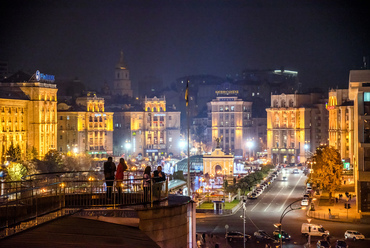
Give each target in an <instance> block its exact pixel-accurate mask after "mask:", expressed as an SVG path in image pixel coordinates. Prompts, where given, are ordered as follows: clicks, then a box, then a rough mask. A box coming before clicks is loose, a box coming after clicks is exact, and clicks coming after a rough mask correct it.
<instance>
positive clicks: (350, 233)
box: [344, 230, 365, 241]
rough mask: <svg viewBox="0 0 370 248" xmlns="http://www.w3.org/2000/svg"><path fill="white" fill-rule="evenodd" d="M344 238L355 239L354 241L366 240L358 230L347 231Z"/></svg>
mask: <svg viewBox="0 0 370 248" xmlns="http://www.w3.org/2000/svg"><path fill="white" fill-rule="evenodd" d="M344 238H345V239H353V241H355V240H358V239H365V236H364V235H362V234H361V233H360V232H358V231H356V230H347V231H346V232H345V233H344Z"/></svg>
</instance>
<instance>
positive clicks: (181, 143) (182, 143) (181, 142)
mask: <svg viewBox="0 0 370 248" xmlns="http://www.w3.org/2000/svg"><path fill="white" fill-rule="evenodd" d="M179 146H180V148H184V147H185V146H186V142H185V141H183V140H181V141H180V143H179Z"/></svg>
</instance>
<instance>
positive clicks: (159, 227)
mask: <svg viewBox="0 0 370 248" xmlns="http://www.w3.org/2000/svg"><path fill="white" fill-rule="evenodd" d="M191 204H193V203H192V202H184V203H183V204H178V205H172V206H164V207H163V206H162V207H158V208H152V209H146V210H139V211H138V216H139V218H140V222H139V229H140V230H142V231H143V232H144V233H145V234H146V235H148V236H149V237H150V238H151V239H152V240H154V241H155V242H156V243H157V244H158V245H159V246H160V247H162V248H167V247H168V248H172V247H177V248H182V247H183V248H186V247H188V241H189V234H190V233H189V230H190V228H189V218H188V214H189V213H188V211H189V210H191V209H192V206H191ZM194 214H195V211H194Z"/></svg>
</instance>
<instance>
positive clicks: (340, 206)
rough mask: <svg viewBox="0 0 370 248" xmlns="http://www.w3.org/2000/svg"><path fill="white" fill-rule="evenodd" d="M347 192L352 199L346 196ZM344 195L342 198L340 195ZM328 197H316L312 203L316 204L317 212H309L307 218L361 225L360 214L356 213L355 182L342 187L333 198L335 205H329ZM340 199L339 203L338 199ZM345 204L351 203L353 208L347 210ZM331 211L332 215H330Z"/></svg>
mask: <svg viewBox="0 0 370 248" xmlns="http://www.w3.org/2000/svg"><path fill="white" fill-rule="evenodd" d="M346 192H348V194H349V195H351V198H349V197H347V196H346V194H345V193H346ZM340 194H341V195H342V197H341V198H340V197H339V195H340ZM325 196H326V195H325V194H324V195H323V194H321V195H316V194H315V195H314V196H313V197H312V200H311V202H313V203H314V206H315V211H311V210H310V208H308V210H307V217H310V218H313V219H320V220H327V221H336V222H349V223H360V217H361V216H360V214H358V213H357V212H356V194H355V185H354V183H353V182H351V181H350V182H349V183H347V184H344V185H342V187H341V189H340V190H339V191H338V192H336V193H335V195H334V196H333V199H334V203H331V204H329V203H328V201H327V197H325ZM335 198H338V202H336V199H335ZM345 203H349V204H350V206H351V208H350V209H345V208H344V205H345ZM329 209H330V214H329Z"/></svg>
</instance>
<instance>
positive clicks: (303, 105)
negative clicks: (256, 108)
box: [266, 93, 328, 164]
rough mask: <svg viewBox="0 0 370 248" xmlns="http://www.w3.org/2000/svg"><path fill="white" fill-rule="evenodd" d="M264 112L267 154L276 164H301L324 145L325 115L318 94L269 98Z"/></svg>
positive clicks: (326, 114)
mask: <svg viewBox="0 0 370 248" xmlns="http://www.w3.org/2000/svg"><path fill="white" fill-rule="evenodd" d="M266 111H267V152H268V157H269V158H270V159H271V161H272V162H273V163H275V164H277V163H302V162H305V161H306V160H307V159H308V158H310V157H311V156H312V153H313V151H315V149H316V147H318V146H319V145H320V144H326V143H327V139H328V135H327V130H328V113H327V110H326V109H325V99H322V98H321V96H320V94H315V93H311V94H287V95H286V94H281V95H271V108H268V109H266Z"/></svg>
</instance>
